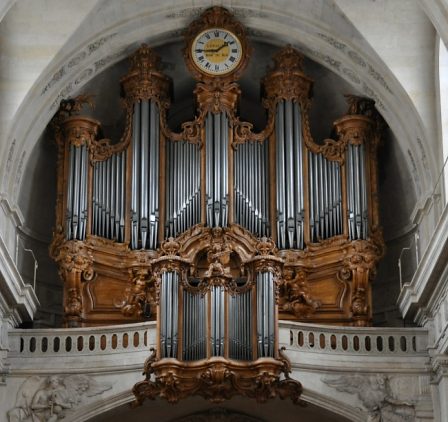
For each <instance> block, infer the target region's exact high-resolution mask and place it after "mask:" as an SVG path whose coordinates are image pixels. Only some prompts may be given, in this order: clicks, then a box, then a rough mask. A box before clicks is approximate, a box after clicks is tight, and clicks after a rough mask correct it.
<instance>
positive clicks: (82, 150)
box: [66, 144, 88, 240]
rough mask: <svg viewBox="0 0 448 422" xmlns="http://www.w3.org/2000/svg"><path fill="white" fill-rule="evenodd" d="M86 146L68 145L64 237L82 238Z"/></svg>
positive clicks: (85, 217) (85, 204)
mask: <svg viewBox="0 0 448 422" xmlns="http://www.w3.org/2000/svg"><path fill="white" fill-rule="evenodd" d="M87 168H88V165H87V146H86V145H81V146H75V145H73V144H72V145H70V148H69V166H68V175H67V188H66V189H67V190H66V192H67V193H66V195H67V201H66V202H67V210H66V239H67V240H70V239H77V240H84V239H85V236H86V226H87Z"/></svg>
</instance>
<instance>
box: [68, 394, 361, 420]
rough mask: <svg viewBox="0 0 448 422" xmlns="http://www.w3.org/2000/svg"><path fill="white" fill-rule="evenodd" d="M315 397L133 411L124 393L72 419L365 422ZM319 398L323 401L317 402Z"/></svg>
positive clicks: (151, 404)
mask: <svg viewBox="0 0 448 422" xmlns="http://www.w3.org/2000/svg"><path fill="white" fill-rule="evenodd" d="M312 395H313V398H312V399H311V400H310V398H308V397H306V393H304V396H303V403H302V405H294V404H293V403H291V402H289V401H288V400H278V399H276V400H270V401H268V402H266V403H262V404H258V403H256V402H255V401H254V400H248V399H244V398H240V397H238V396H236V397H234V398H232V399H231V400H227V401H224V402H222V403H219V404H212V403H210V402H207V401H205V400H204V399H202V398H200V397H191V398H188V399H186V400H183V401H182V402H179V403H178V404H175V405H173V404H169V403H167V402H166V401H165V400H163V399H158V400H154V401H147V402H145V403H144V404H143V405H142V406H140V407H137V408H132V406H131V405H130V404H131V403H132V401H133V398H134V397H133V395H132V393H130V392H123V393H121V394H118V395H115V396H113V397H111V398H109V399H107V400H101V401H98V402H94V403H92V404H90V405H88V406H85V407H83V408H80V409H78V410H77V411H76V412H75V413H73V414H71V415H70V419H69V420H76V421H77V422H87V421H88V422H112V421H116V420H126V421H127V422H134V421H142V420H147V419H148V417H149V416H150V417H151V419H152V420H157V421H159V422H187V421H188V422H193V421H194V422H196V421H198V422H199V421H201V422H203V421H207V422H213V421H222V420H230V421H232V420H237V421H241V422H275V421H278V420H282V421H284V422H295V421H297V420H300V421H303V422H319V421H326V422H348V421H363V420H365V418H366V414H365V413H364V412H363V411H361V410H359V408H356V407H354V406H351V405H349V404H347V403H342V402H337V401H335V400H332V399H330V398H328V397H324V396H322V395H320V394H316V393H313V394H312ZM317 397H319V399H317Z"/></svg>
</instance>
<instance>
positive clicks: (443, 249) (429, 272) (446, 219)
mask: <svg viewBox="0 0 448 422" xmlns="http://www.w3.org/2000/svg"><path fill="white" fill-rule="evenodd" d="M447 262H448V207H446V208H445V209H444V211H443V213H442V216H441V218H440V220H439V222H438V224H437V226H436V228H435V229H434V234H433V237H432V238H431V240H430V242H429V244H428V246H427V248H426V250H425V252H424V254H423V257H422V259H421V261H420V264H419V266H418V268H417V271H416V272H415V274H414V277H413V278H412V280H411V282H410V283H406V284H405V285H404V286H403V289H402V291H401V293H400V296H399V297H398V301H397V303H398V306H399V309H400V311H401V314H402V315H403V317H405V318H413V319H414V320H416V315H417V313H418V314H419V315H424V314H425V312H422V310H424V309H425V308H428V307H430V308H432V306H433V305H434V303H435V299H436V298H437V295H438V294H440V292H441V290H442V289H443V288H444V286H445V284H446V283H447V277H446V275H448V274H447V265H446V264H447ZM429 310H431V309H429ZM419 311H420V312H419ZM418 319H419V321H420V323H421V322H422V318H421V317H420V316H419V318H418ZM419 321H416V322H419Z"/></svg>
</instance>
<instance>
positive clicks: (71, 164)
mask: <svg viewBox="0 0 448 422" xmlns="http://www.w3.org/2000/svg"><path fill="white" fill-rule="evenodd" d="M74 167H75V146H74V145H70V158H69V164H68V175H67V176H68V177H67V178H68V182H67V209H66V215H65V217H66V232H65V236H66V238H67V239H72V236H73V233H72V219H73V196H74V195H73V183H74Z"/></svg>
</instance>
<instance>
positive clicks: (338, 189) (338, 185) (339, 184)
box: [336, 164, 342, 234]
mask: <svg viewBox="0 0 448 422" xmlns="http://www.w3.org/2000/svg"><path fill="white" fill-rule="evenodd" d="M336 179H337V183H336V201H337V205H336V218H337V222H338V233H339V234H342V180H341V168H340V166H339V164H336Z"/></svg>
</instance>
